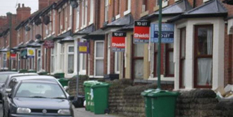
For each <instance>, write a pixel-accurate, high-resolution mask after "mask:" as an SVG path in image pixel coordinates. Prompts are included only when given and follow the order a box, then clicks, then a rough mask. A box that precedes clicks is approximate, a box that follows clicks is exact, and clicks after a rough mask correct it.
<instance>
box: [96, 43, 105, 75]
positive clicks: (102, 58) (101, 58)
mask: <svg viewBox="0 0 233 117" xmlns="http://www.w3.org/2000/svg"><path fill="white" fill-rule="evenodd" d="M97 43H103V45H104V41H103V40H98V41H95V49H94V51H95V54H94V77H95V78H103V77H104V76H97V75H96V68H97V67H96V60H103V61H104V55H103V57H96V50H97V48H96V45H97ZM103 51H104V50H103Z"/></svg>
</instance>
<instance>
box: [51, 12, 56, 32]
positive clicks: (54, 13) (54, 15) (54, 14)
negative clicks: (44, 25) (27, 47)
mask: <svg viewBox="0 0 233 117" xmlns="http://www.w3.org/2000/svg"><path fill="white" fill-rule="evenodd" d="M55 21H56V10H53V33H52V34H55V23H56V22H55Z"/></svg>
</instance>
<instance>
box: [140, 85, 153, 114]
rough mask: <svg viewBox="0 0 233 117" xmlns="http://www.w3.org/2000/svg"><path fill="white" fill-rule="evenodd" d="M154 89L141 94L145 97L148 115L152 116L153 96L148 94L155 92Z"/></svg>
mask: <svg viewBox="0 0 233 117" xmlns="http://www.w3.org/2000/svg"><path fill="white" fill-rule="evenodd" d="M154 90H155V89H148V90H145V91H143V92H142V93H141V95H142V96H143V97H144V103H145V113H146V117H152V105H151V104H152V101H151V97H149V96H148V94H149V93H151V92H153V91H154Z"/></svg>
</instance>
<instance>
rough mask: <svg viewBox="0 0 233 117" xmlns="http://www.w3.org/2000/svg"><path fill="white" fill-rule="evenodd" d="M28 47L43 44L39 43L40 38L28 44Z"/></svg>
mask: <svg viewBox="0 0 233 117" xmlns="http://www.w3.org/2000/svg"><path fill="white" fill-rule="evenodd" d="M27 47H32V48H39V47H41V44H40V43H39V41H38V40H36V41H34V42H32V43H30V44H28V45H27Z"/></svg>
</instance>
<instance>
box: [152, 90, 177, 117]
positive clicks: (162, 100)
mask: <svg viewBox="0 0 233 117" xmlns="http://www.w3.org/2000/svg"><path fill="white" fill-rule="evenodd" d="M179 95H180V93H178V92H170V91H164V90H155V91H153V92H151V93H149V94H148V96H149V97H151V98H152V117H175V108H176V99H177V97H178V96H179Z"/></svg>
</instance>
